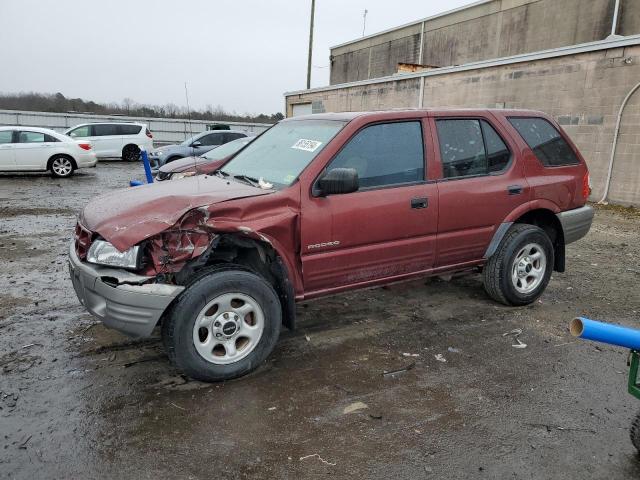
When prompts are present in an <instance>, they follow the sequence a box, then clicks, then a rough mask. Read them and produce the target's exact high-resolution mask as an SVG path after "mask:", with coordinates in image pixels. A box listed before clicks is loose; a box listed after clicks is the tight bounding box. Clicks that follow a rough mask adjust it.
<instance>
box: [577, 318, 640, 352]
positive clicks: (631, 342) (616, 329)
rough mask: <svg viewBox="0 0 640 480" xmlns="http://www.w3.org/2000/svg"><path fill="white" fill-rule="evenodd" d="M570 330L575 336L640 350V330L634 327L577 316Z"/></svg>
mask: <svg viewBox="0 0 640 480" xmlns="http://www.w3.org/2000/svg"><path fill="white" fill-rule="evenodd" d="M569 330H570V331H571V335H573V336H574V337H580V338H584V339H585V340H593V341H594V342H602V343H608V344H609V345H617V346H619V347H625V348H629V349H631V350H640V330H634V329H633V328H627V327H620V326H618V325H611V324H610V323H603V322H596V321H595V320H589V319H588V318H584V317H577V318H574V319H573V320H572V321H571V324H570V326H569Z"/></svg>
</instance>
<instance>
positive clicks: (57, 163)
mask: <svg viewBox="0 0 640 480" xmlns="http://www.w3.org/2000/svg"><path fill="white" fill-rule="evenodd" d="M49 168H50V170H51V174H52V175H53V176H54V177H58V178H65V177H70V176H71V175H73V169H74V165H73V160H71V159H70V158H69V157H65V156H62V155H58V156H55V157H53V158H52V159H51V163H50V167H49Z"/></svg>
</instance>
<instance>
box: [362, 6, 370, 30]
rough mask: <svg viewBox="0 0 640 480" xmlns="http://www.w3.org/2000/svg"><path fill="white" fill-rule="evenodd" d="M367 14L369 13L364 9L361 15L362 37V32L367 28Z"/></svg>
mask: <svg viewBox="0 0 640 480" xmlns="http://www.w3.org/2000/svg"><path fill="white" fill-rule="evenodd" d="M367 13H369V10H367V9H366V8H365V9H364V14H363V15H362V36H363V37H364V31H365V30H366V28H367Z"/></svg>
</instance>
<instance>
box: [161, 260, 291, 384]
mask: <svg viewBox="0 0 640 480" xmlns="http://www.w3.org/2000/svg"><path fill="white" fill-rule="evenodd" d="M281 324H282V309H281V306H280V301H279V300H278V295H277V294H276V292H275V291H274V289H273V287H272V286H271V285H270V284H269V283H267V282H266V281H265V280H264V279H263V278H262V277H260V276H258V275H256V274H254V273H252V272H248V271H242V270H224V271H216V270H212V271H211V273H208V274H207V273H205V274H204V275H202V276H200V277H198V279H197V280H195V281H194V282H193V283H192V284H191V285H190V286H189V287H188V288H187V289H186V290H185V291H184V292H183V293H182V295H181V296H180V298H179V299H178V300H177V302H176V303H175V304H174V305H173V306H172V307H171V309H170V311H169V312H168V313H167V315H166V317H165V319H164V321H163V325H162V337H163V342H164V344H165V348H166V349H167V354H168V355H169V359H170V360H171V362H172V363H173V364H174V365H175V366H176V367H177V368H178V369H180V370H181V371H183V372H184V373H185V374H187V375H188V376H190V377H192V378H195V379H197V380H202V381H205V382H215V381H222V380H230V379H232V378H236V377H240V376H242V375H246V374H247V373H249V372H251V371H252V370H254V369H255V368H256V367H258V366H259V365H260V364H261V363H262V362H263V361H264V360H265V359H266V358H267V357H268V356H269V354H270V353H271V352H272V351H273V348H274V347H275V345H276V342H277V341H278V337H279V335H280V325H281Z"/></svg>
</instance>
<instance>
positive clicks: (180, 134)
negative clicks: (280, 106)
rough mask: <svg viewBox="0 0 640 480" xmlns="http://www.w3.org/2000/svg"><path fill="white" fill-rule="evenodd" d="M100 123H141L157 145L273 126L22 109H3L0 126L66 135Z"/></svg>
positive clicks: (251, 131)
mask: <svg viewBox="0 0 640 480" xmlns="http://www.w3.org/2000/svg"><path fill="white" fill-rule="evenodd" d="M97 122H139V123H146V124H147V125H149V130H151V132H152V133H153V141H154V143H156V144H158V145H163V144H167V143H178V142H182V141H183V140H185V139H186V138H187V137H190V136H191V134H192V132H193V134H194V135H195V134H196V133H199V132H204V131H205V130H207V125H214V124H222V125H229V128H231V129H232V130H240V131H243V132H245V133H247V134H252V135H257V134H259V133H260V132H263V131H264V130H266V129H267V128H269V127H270V126H271V125H270V124H268V123H244V122H224V121H215V120H192V121H191V122H189V121H188V120H182V119H177V118H145V117H127V116H123V115H94V114H85V113H49V112H27V111H21V110H0V126H13V125H19V126H28V127H41V128H50V129H52V130H56V131H58V132H63V131H64V130H66V129H68V128H69V127H73V126H74V125H78V124H80V123H97Z"/></svg>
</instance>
